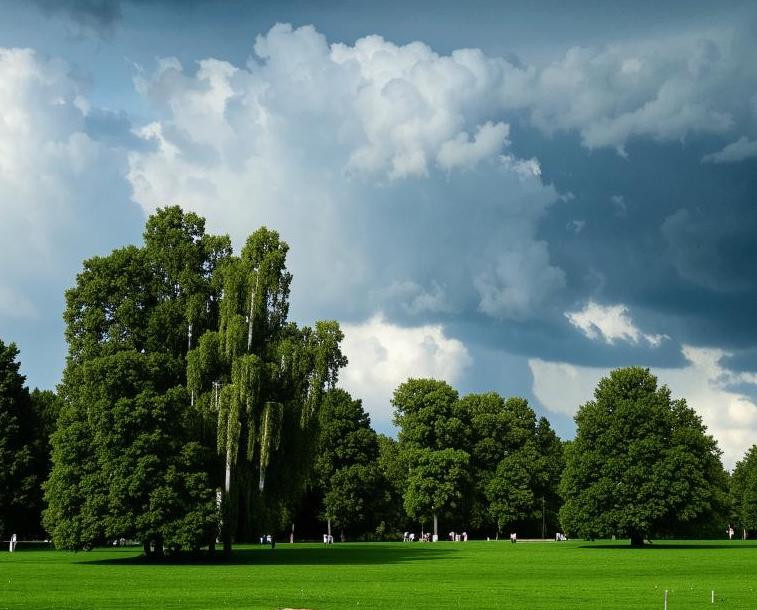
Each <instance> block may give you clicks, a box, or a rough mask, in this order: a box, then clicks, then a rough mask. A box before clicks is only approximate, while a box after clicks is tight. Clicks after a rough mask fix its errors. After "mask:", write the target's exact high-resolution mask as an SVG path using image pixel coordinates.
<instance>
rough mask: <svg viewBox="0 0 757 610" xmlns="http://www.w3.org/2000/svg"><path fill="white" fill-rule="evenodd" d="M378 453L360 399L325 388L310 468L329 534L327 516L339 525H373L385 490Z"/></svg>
mask: <svg viewBox="0 0 757 610" xmlns="http://www.w3.org/2000/svg"><path fill="white" fill-rule="evenodd" d="M378 457H379V442H378V436H377V435H376V432H374V430H373V429H372V428H371V420H370V417H369V416H368V414H367V413H366V412H365V410H364V409H363V404H362V402H361V401H360V400H353V399H352V397H351V396H350V395H349V394H348V393H347V392H346V391H344V390H342V389H332V390H329V391H328V392H326V394H325V396H324V400H323V405H322V407H321V411H320V415H319V442H318V450H317V452H316V459H315V467H314V472H315V479H316V482H317V484H318V486H319V487H320V490H321V494H322V495H323V503H324V515H325V517H326V519H327V520H328V531H329V534H330V533H331V521H332V520H334V521H335V522H336V524H337V525H338V526H339V527H341V528H343V529H344V528H346V527H362V528H370V527H375V525H377V522H376V519H377V517H378V516H379V515H380V514H381V512H382V510H383V509H384V506H385V504H386V503H387V497H386V495H387V493H388V489H387V486H386V484H385V481H384V480H383V477H382V474H381V470H380V468H379V465H378Z"/></svg>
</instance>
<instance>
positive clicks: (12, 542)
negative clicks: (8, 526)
mask: <svg viewBox="0 0 757 610" xmlns="http://www.w3.org/2000/svg"><path fill="white" fill-rule="evenodd" d="M17 540H18V538H17V537H16V534H13V535H12V536H11V544H10V549H9V550H10V552H11V553H12V552H13V551H15V550H16V541H17Z"/></svg>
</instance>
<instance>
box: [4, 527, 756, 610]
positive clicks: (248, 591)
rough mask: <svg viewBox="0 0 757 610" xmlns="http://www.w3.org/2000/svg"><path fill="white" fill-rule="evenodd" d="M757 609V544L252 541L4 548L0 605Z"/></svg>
mask: <svg viewBox="0 0 757 610" xmlns="http://www.w3.org/2000/svg"><path fill="white" fill-rule="evenodd" d="M665 589H668V590H669V602H668V607H669V608H670V609H671V610H674V609H676V608H704V607H712V606H711V603H710V595H711V593H710V592H711V590H713V589H714V590H715V595H716V606H718V607H723V608H757V592H756V589H757V542H751V541H747V542H743V541H733V542H729V541H717V542H701V541H691V542H675V543H666V544H663V543H657V544H655V545H653V546H651V547H649V548H643V549H632V548H629V547H628V546H627V544H621V543H614V542H608V541H605V542H592V543H587V542H583V541H571V542H562V543H555V542H544V543H528V542H521V543H518V544H515V545H513V544H510V543H509V541H508V542H505V541H500V542H468V543H458V544H456V543H451V542H440V543H437V544H422V543H412V544H411V543H400V542H396V543H372V544H357V543H356V544H351V543H346V544H335V545H334V546H333V547H330V548H324V547H323V546H322V545H320V544H295V545H288V544H280V545H278V546H277V547H276V549H275V550H274V551H271V549H269V548H267V547H257V546H242V547H239V548H238V549H237V551H236V553H235V556H234V560H233V561H231V562H227V563H224V562H220V561H218V562H215V563H189V562H186V563H177V562H174V563H160V564H148V563H146V562H145V561H144V560H143V559H142V558H141V556H140V551H139V550H137V549H134V548H125V549H96V550H94V551H91V552H86V553H71V552H65V551H32V550H29V551H23V550H20V551H19V552H16V553H14V554H11V553H8V552H0V608H133V607H143V608H146V607H152V608H221V607H223V608H289V607H291V608H313V609H316V608H318V609H327V608H560V609H563V608H662V607H663V596H664V591H665Z"/></svg>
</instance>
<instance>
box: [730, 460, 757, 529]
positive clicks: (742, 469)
mask: <svg viewBox="0 0 757 610" xmlns="http://www.w3.org/2000/svg"><path fill="white" fill-rule="evenodd" d="M731 495H732V497H733V508H734V512H735V513H736V525H738V527H740V528H743V529H746V530H748V531H752V532H754V531H756V530H757V445H752V447H751V448H750V449H749V451H747V452H746V454H745V455H744V457H743V458H742V459H741V460H740V461H739V462H737V463H736V468H734V470H733V475H732V476H731Z"/></svg>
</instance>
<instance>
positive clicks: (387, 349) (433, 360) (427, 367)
mask: <svg viewBox="0 0 757 610" xmlns="http://www.w3.org/2000/svg"><path fill="white" fill-rule="evenodd" d="M342 330H343V331H344V335H345V338H344V344H343V350H344V353H345V354H346V355H347V358H348V359H349V364H348V365H347V368H346V369H345V370H344V371H342V372H341V373H340V385H342V386H343V387H344V388H345V389H346V390H348V391H349V392H350V393H351V394H352V395H353V396H355V397H360V398H362V399H363V404H364V405H365V407H366V409H367V410H368V411H369V413H370V414H371V419H372V420H373V423H374V425H376V424H379V426H381V427H383V428H385V429H388V428H389V423H390V422H391V419H392V407H391V404H390V400H391V397H392V394H393V392H394V390H395V388H396V387H397V386H398V385H399V384H401V383H403V382H404V381H407V379H408V378H410V377H431V378H434V379H443V380H445V381H447V382H449V383H450V384H453V385H454V384H455V383H457V382H458V381H459V380H460V379H461V377H462V375H463V374H464V372H465V370H466V369H467V368H468V367H470V366H471V364H472V359H471V356H470V354H469V352H468V350H467V348H466V347H465V345H464V344H463V343H462V342H460V341H458V340H457V339H452V338H449V337H448V336H446V334H445V331H444V328H443V327H442V326H440V325H423V326H414V327H401V326H396V325H394V324H391V323H390V322H387V321H386V319H385V317H384V316H383V315H381V314H377V315H375V316H373V317H372V318H371V319H369V320H368V321H366V322H363V323H359V324H344V325H343V326H342Z"/></svg>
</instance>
